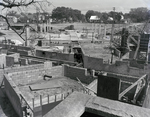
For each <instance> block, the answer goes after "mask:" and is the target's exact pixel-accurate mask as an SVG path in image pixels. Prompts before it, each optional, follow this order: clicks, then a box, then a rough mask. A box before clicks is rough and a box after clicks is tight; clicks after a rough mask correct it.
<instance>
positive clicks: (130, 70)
mask: <svg viewBox="0 0 150 117" xmlns="http://www.w3.org/2000/svg"><path fill="white" fill-rule="evenodd" d="M84 68H88V69H94V70H97V71H106V72H112V73H117V74H123V75H130V76H135V77H139V76H142V75H144V74H145V70H144V69H140V68H135V67H130V65H129V62H128V61H116V63H115V64H112V65H110V64H104V63H103V59H101V58H100V59H99V58H93V57H88V56H84Z"/></svg>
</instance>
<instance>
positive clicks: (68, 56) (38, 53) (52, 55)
mask: <svg viewBox="0 0 150 117" xmlns="http://www.w3.org/2000/svg"><path fill="white" fill-rule="evenodd" d="M36 56H38V57H46V58H52V59H58V60H65V61H72V62H74V54H67V53H58V52H49V51H43V50H36Z"/></svg>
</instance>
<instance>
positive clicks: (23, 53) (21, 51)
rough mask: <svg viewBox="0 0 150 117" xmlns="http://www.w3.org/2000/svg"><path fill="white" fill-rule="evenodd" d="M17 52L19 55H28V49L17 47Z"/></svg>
mask: <svg viewBox="0 0 150 117" xmlns="http://www.w3.org/2000/svg"><path fill="white" fill-rule="evenodd" d="M17 53H19V54H20V55H28V51H26V50H21V49H18V51H17Z"/></svg>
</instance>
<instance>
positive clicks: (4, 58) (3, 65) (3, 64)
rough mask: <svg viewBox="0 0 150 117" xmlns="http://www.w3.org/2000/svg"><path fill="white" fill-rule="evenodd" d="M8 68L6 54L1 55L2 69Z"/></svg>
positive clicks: (0, 66) (0, 65)
mask: <svg viewBox="0 0 150 117" xmlns="http://www.w3.org/2000/svg"><path fill="white" fill-rule="evenodd" d="M4 67H6V54H0V68H4Z"/></svg>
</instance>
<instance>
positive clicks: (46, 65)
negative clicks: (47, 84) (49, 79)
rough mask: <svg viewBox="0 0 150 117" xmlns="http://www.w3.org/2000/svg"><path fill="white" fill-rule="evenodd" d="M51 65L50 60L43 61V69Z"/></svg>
mask: <svg viewBox="0 0 150 117" xmlns="http://www.w3.org/2000/svg"><path fill="white" fill-rule="evenodd" d="M51 67H52V62H51V61H46V62H44V68H45V69H48V68H51Z"/></svg>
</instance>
